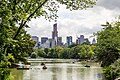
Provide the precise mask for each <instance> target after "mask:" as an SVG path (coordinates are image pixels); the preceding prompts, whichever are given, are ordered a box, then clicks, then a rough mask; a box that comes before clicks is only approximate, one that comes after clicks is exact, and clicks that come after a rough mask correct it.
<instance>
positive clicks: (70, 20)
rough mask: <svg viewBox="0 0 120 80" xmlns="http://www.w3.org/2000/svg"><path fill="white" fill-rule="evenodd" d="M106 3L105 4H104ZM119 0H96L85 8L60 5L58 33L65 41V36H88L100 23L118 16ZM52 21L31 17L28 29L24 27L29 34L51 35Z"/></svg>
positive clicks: (99, 28)
mask: <svg viewBox="0 0 120 80" xmlns="http://www.w3.org/2000/svg"><path fill="white" fill-rule="evenodd" d="M106 3H107V4H106ZM118 3H120V1H119V0H115V1H114V2H113V0H109V1H107V0H98V1H97V4H96V5H95V6H94V7H93V8H89V9H86V10H78V11H70V10H67V9H65V6H60V8H59V9H58V16H59V17H58V19H57V24H58V26H59V27H58V32H59V33H58V35H59V36H61V37H62V38H63V41H64V42H66V36H73V42H75V39H76V37H77V36H79V35H84V36H85V37H87V38H89V36H92V35H93V33H95V32H97V31H99V30H101V29H102V26H101V24H105V23H106V21H113V20H115V17H118V15H119V13H120V10H119V4H118ZM54 23H55V22H54V21H51V22H49V21H48V20H45V19H44V18H43V17H40V18H36V19H32V20H31V21H30V22H29V23H28V24H29V26H30V28H29V29H26V30H27V31H28V33H30V34H31V35H36V36H38V37H44V36H46V37H49V38H50V37H51V33H50V32H51V31H52V25H53V24H54Z"/></svg>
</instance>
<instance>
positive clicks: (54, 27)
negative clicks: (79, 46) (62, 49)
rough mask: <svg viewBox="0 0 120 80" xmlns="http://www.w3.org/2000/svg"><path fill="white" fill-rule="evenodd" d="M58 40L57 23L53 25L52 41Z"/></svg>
mask: <svg viewBox="0 0 120 80" xmlns="http://www.w3.org/2000/svg"><path fill="white" fill-rule="evenodd" d="M55 38H58V31H57V23H55V24H54V25H53V31H52V39H55Z"/></svg>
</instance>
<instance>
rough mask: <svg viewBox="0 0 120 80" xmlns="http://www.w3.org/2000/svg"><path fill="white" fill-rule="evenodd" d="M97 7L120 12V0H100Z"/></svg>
mask: <svg viewBox="0 0 120 80" xmlns="http://www.w3.org/2000/svg"><path fill="white" fill-rule="evenodd" d="M97 5H98V6H102V7H104V8H106V9H110V10H111V9H118V10H120V0H98V2H97Z"/></svg>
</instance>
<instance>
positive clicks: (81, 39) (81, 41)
mask: <svg viewBox="0 0 120 80" xmlns="http://www.w3.org/2000/svg"><path fill="white" fill-rule="evenodd" d="M82 43H84V35H80V44H82Z"/></svg>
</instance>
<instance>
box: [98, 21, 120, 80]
mask: <svg viewBox="0 0 120 80" xmlns="http://www.w3.org/2000/svg"><path fill="white" fill-rule="evenodd" d="M103 26H104V28H103V29H102V31H99V32H98V33H97V45H98V47H99V48H98V50H97V52H98V53H97V59H98V61H99V62H100V63H101V66H102V67H103V69H104V73H105V77H106V79H107V80H114V79H115V78H116V77H118V76H120V68H119V66H120V64H119V61H120V60H118V59H120V22H119V21H116V22H113V23H109V22H107V23H106V25H103ZM116 60H117V61H116Z"/></svg>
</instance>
